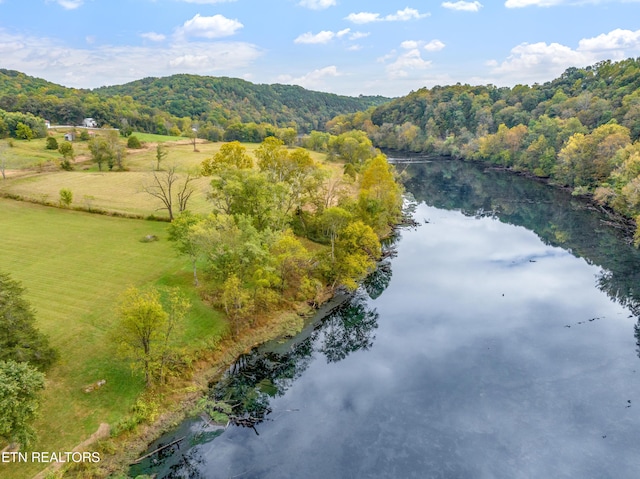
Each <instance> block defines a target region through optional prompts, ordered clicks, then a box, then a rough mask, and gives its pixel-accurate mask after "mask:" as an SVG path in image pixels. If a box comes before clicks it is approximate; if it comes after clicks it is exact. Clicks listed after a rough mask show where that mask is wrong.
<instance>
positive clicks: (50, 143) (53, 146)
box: [46, 136, 58, 150]
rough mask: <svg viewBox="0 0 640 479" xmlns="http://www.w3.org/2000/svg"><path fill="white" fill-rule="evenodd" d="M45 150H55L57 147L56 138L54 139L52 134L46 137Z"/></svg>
mask: <svg viewBox="0 0 640 479" xmlns="http://www.w3.org/2000/svg"><path fill="white" fill-rule="evenodd" d="M46 149H47V150H57V149H58V140H56V139H55V138H54V137H53V136H48V137H47V143H46Z"/></svg>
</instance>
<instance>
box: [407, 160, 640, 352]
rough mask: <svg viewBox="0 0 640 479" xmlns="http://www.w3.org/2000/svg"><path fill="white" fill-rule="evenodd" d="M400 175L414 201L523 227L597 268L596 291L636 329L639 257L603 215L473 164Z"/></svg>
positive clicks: (426, 166) (564, 195)
mask: <svg viewBox="0 0 640 479" xmlns="http://www.w3.org/2000/svg"><path fill="white" fill-rule="evenodd" d="M404 175H405V176H406V177H407V182H406V186H407V189H408V190H409V191H411V192H412V194H413V195H414V197H415V198H416V200H417V201H420V202H424V203H426V204H427V205H430V206H435V207H436V208H442V209H446V210H458V211H460V212H461V213H462V214H464V215H466V216H473V217H476V218H479V217H485V216H490V217H493V218H497V219H499V220H500V221H502V222H505V223H508V224H512V225H516V226H523V227H525V228H526V229H528V230H531V231H533V232H535V233H536V234H537V235H538V237H539V238H540V239H541V240H542V241H543V242H544V243H545V244H547V245H551V246H558V247H562V248H564V249H566V250H567V251H569V252H571V253H572V254H573V255H575V256H576V257H582V258H584V259H585V260H586V261H587V262H588V263H589V264H594V265H597V266H599V267H601V268H602V271H600V272H599V273H598V276H597V279H596V285H597V287H598V288H599V289H600V290H601V291H604V292H605V293H607V295H609V297H611V298H612V299H613V300H614V301H616V302H618V303H619V304H621V305H622V306H625V307H627V308H628V309H629V310H631V312H632V314H633V315H634V316H636V317H637V318H638V327H639V328H640V268H638V264H640V252H639V251H638V250H636V249H635V248H632V247H631V246H629V243H630V238H629V233H628V229H626V228H625V227H624V226H625V225H624V224H620V223H619V222H617V221H616V220H615V218H612V217H611V216H610V215H609V214H607V212H606V211H603V210H600V209H598V208H597V207H595V206H593V205H591V204H589V203H587V202H586V201H584V200H581V199H579V198H574V197H572V196H571V195H570V194H569V193H568V192H566V191H562V190H558V189H556V188H549V187H548V186H547V185H545V184H543V183H540V182H537V181H532V180H531V179H530V178H523V177H519V176H517V175H513V174H509V173H506V172H503V171H497V170H493V169H490V168H489V169H487V168H486V167H484V166H483V165H478V164H473V163H466V162H459V161H431V162H428V163H423V164H412V165H410V166H409V167H407V168H406V170H405V173H404ZM639 355H640V352H639Z"/></svg>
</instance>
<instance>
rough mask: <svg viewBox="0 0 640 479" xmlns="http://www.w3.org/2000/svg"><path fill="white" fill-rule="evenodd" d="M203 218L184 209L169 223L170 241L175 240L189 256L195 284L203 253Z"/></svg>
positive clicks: (179, 249) (180, 248)
mask: <svg viewBox="0 0 640 479" xmlns="http://www.w3.org/2000/svg"><path fill="white" fill-rule="evenodd" d="M201 223H203V218H202V217H200V216H197V215H194V214H192V213H191V212H189V211H183V212H182V213H180V214H179V215H178V216H176V217H175V219H174V220H173V221H172V222H171V224H170V225H169V241H173V242H174V244H175V247H176V249H177V250H178V251H179V252H180V253H182V254H184V255H186V256H188V257H189V260H190V261H191V266H192V268H193V284H194V285H195V286H199V282H198V259H199V258H200V257H201V256H202V255H203V247H202V246H203V244H204V241H203V240H202V239H203V236H204V235H203V234H202V225H201Z"/></svg>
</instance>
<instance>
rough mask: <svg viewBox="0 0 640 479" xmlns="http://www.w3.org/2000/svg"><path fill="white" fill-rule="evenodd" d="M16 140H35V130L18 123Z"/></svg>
mask: <svg viewBox="0 0 640 479" xmlns="http://www.w3.org/2000/svg"><path fill="white" fill-rule="evenodd" d="M16 138H18V139H20V140H27V141H31V139H32V138H33V130H32V129H31V127H30V126H29V125H25V124H24V123H22V122H18V124H17V125H16Z"/></svg>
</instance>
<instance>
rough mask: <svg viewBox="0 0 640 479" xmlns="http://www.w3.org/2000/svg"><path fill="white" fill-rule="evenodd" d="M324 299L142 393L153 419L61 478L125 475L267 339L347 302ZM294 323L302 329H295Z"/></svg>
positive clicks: (102, 445)
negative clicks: (181, 376) (182, 375)
mask: <svg viewBox="0 0 640 479" xmlns="http://www.w3.org/2000/svg"><path fill="white" fill-rule="evenodd" d="M320 300H321V303H322V304H321V305H320V306H319V307H318V308H312V307H311V306H309V305H307V304H304V303H300V304H297V305H296V307H295V308H293V310H292V311H288V312H282V311H281V312H279V313H274V314H272V315H270V316H269V317H266V318H262V319H261V320H260V321H259V323H258V324H257V325H256V326H255V327H252V328H247V329H245V330H243V331H240V333H239V334H238V336H237V337H235V338H233V337H226V338H225V339H224V340H223V341H221V342H220V343H219V344H218V345H217V347H216V348H215V350H212V351H209V352H207V353H205V354H203V355H202V357H201V358H200V359H199V361H198V363H197V364H195V365H194V367H193V371H192V374H191V377H190V378H189V379H186V380H185V379H176V380H174V381H172V382H171V383H170V384H168V385H166V386H164V387H162V388H156V389H153V390H150V391H147V392H145V393H144V394H143V395H142V397H141V398H140V400H139V401H141V402H143V403H144V402H147V403H149V402H151V403H154V404H156V406H157V410H156V411H155V413H154V415H153V418H152V419H150V420H148V421H145V422H143V423H141V424H139V425H138V426H137V427H136V428H135V429H134V430H133V431H129V432H125V433H122V434H120V435H116V436H111V437H109V438H108V439H104V440H99V441H97V442H95V443H94V444H93V445H91V446H90V450H91V451H92V452H98V453H99V454H100V457H101V460H100V462H99V463H92V464H88V463H83V464H79V465H72V466H69V467H63V468H62V469H61V470H60V473H59V474H62V477H65V478H67V477H68V478H84V477H87V476H89V477H95V478H101V477H108V476H112V475H115V476H116V477H118V475H121V476H123V477H126V471H127V469H128V467H129V465H130V464H131V463H133V462H134V461H135V460H136V459H137V458H139V457H140V456H141V455H143V454H144V451H145V450H146V449H147V447H148V445H149V444H150V443H151V442H153V441H154V440H155V439H157V438H158V437H159V436H161V435H162V434H163V433H164V432H166V431H167V430H169V429H171V428H172V427H175V426H176V425H177V424H178V423H179V422H181V421H182V420H184V419H185V418H187V417H189V416H190V415H191V414H192V413H193V410H194V408H195V406H196V403H197V402H198V400H199V399H200V398H201V397H202V396H203V395H204V394H205V393H206V391H207V389H208V388H209V386H210V384H211V383H212V382H215V381H217V380H218V379H220V378H221V377H222V375H223V374H224V373H225V372H226V371H227V369H228V368H229V367H230V366H231V365H232V364H233V363H234V362H235V361H236V360H237V358H238V357H240V356H241V355H242V354H245V353H247V352H249V351H251V349H253V348H255V347H257V346H259V345H261V344H263V343H265V342H267V341H272V340H277V339H278V338H284V337H288V336H292V335H294V334H295V333H297V332H299V331H300V326H302V325H303V323H304V322H305V321H309V319H310V318H312V317H315V316H318V315H322V312H323V311H325V310H330V309H331V308H333V307H335V306H336V305H337V304H339V301H343V300H344V299H342V297H341V296H334V295H332V294H331V292H330V291H329V290H325V291H323V292H322V294H321V296H320ZM336 301H338V303H337V302H336ZM292 325H297V326H298V327H297V328H295V329H292ZM158 401H160V402H158ZM52 470H54V466H51V467H50V468H47V469H46V470H45V471H42V472H41V473H40V474H39V477H40V478H45V477H48V475H47V474H48V472H49V471H52Z"/></svg>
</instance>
